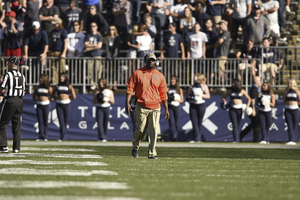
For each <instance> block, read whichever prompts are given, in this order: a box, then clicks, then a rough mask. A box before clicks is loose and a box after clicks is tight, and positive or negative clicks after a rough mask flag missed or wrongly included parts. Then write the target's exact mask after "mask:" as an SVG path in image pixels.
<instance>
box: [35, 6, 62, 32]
mask: <svg viewBox="0 0 300 200" xmlns="http://www.w3.org/2000/svg"><path fill="white" fill-rule="evenodd" d="M53 1H54V0H46V3H45V4H44V6H43V7H41V9H40V10H39V20H40V21H41V27H42V28H43V29H44V30H45V31H46V32H47V34H48V35H49V34H50V32H51V31H52V30H53V29H54V25H53V24H52V23H51V22H52V21H53V20H54V19H56V18H58V17H59V9H58V7H57V6H55V5H53Z"/></svg>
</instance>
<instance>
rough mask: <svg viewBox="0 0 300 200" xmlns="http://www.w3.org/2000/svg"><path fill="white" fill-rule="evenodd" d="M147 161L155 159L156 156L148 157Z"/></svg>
mask: <svg viewBox="0 0 300 200" xmlns="http://www.w3.org/2000/svg"><path fill="white" fill-rule="evenodd" d="M148 159H155V160H156V159H157V158H156V156H148Z"/></svg>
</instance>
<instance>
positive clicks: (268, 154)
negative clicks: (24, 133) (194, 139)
mask: <svg viewBox="0 0 300 200" xmlns="http://www.w3.org/2000/svg"><path fill="white" fill-rule="evenodd" d="M11 143H12V141H9V147H10V152H11ZM157 151H158V159H157V160H149V159H148V158H147V143H145V142H144V143H143V145H142V147H141V149H140V158H138V159H135V158H133V157H132V156H131V143H130V142H108V143H99V142H92V141H81V142H79V141H68V142H60V143H59V142H56V141H55V142H54V141H50V142H35V141H22V143H21V151H20V153H19V154H13V153H8V154H3V153H2V154H0V177H1V178H0V199H3V200H10V199H14V200H19V199H22V200H24V199H30V200H35V199H41V200H48V199H55V200H60V199H64V200H65V199H66V200H69V199H70V200H77V199H78V200H79V199H80V200H82V199H90V200H93V199H105V200H113V199H116V200H120V199H124V200H131V199H132V200H138V199H141V200H142V199H143V200H148V199H153V200H159V199H161V200H169V199H172V200H173V199H197V200H198V199H204V200H216V199H224V200H241V199H259V200H274V199H278V200H282V199H297V200H298V199H299V198H300V145H297V146H286V145H284V144H270V145H258V144H250V143H242V144H232V143H201V144H189V143H180V142H178V143H169V142H168V143H167V142H159V143H158V147H157Z"/></svg>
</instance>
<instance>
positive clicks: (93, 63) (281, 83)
mask: <svg viewBox="0 0 300 200" xmlns="http://www.w3.org/2000/svg"><path fill="white" fill-rule="evenodd" d="M272 48H274V47H272ZM276 49H278V50H279V51H280V52H281V53H282V54H283V58H284V64H283V68H282V69H281V70H279V71H277V73H276V77H275V85H274V86H275V87H285V86H286V82H287V80H288V79H290V78H294V79H296V80H300V72H299V67H300V65H299V64H300V63H299V61H298V55H300V48H296V47H294V48H293V47H289V48H282V47H280V48H279V47H278V48H277V47H276ZM263 51H264V50H263ZM263 51H262V54H263ZM299 58H300V57H299ZM253 60H255V61H256V63H257V68H258V70H262V69H261V68H260V67H259V66H260V64H261V65H262V64H264V63H263V60H259V59H247V60H245V59H236V58H227V59H222V58H212V59H195V60H193V59H186V60H181V59H180V58H172V59H171V58H168V59H163V60H159V61H158V63H157V69H158V70H160V71H161V72H162V73H163V74H164V75H165V77H166V81H167V84H168V85H169V84H170V81H171V76H172V75H175V76H177V77H178V78H179V81H180V86H181V87H183V88H187V87H189V86H190V85H191V84H193V81H194V74H195V73H203V74H204V75H205V77H207V84H208V86H209V87H210V88H213V89H216V88H224V87H230V86H231V83H232V80H233V79H235V78H238V74H239V72H241V73H240V74H241V81H242V86H243V87H245V88H247V87H248V86H249V85H251V84H252V78H253V77H252V75H251V74H252V73H251V69H249V68H247V67H246V68H245V70H243V71H240V70H239V65H240V63H242V62H243V61H244V62H246V63H248V62H252V61H253ZM223 61H226V63H225V65H224V66H225V70H219V69H220V65H221V63H220V62H223ZM279 63H280V58H279V57H278V58H277V57H276V58H275V64H277V65H278V64H279ZM143 66H144V62H143V58H138V59H131V58H116V59H111V60H108V59H105V58H90V57H80V58H73V57H72V58H66V59H59V58H54V57H48V58H47V60H46V62H45V63H42V62H40V61H39V59H37V58H35V57H29V58H28V60H27V62H22V63H21V67H20V70H21V72H22V73H23V74H24V75H25V77H26V82H27V86H28V92H29V93H32V92H33V86H36V85H38V84H39V78H40V74H42V73H45V74H48V75H49V78H50V80H51V83H52V85H55V84H57V82H58V74H59V73H60V72H67V73H68V74H69V79H70V82H71V84H72V85H73V86H74V87H75V88H78V90H79V92H80V93H87V92H88V91H89V90H90V88H91V87H92V86H94V85H96V83H97V80H98V79H99V78H102V77H104V78H106V79H107V82H108V84H109V85H111V86H117V87H124V88H125V87H126V82H127V80H128V79H129V78H130V76H131V74H132V73H133V72H134V71H135V70H136V69H138V68H141V67H143ZM0 67H1V74H4V73H5V72H6V68H5V59H4V57H2V58H1V59H0ZM258 74H261V75H262V78H263V79H264V80H266V79H268V78H269V76H268V72H267V71H266V72H263V71H260V73H258ZM222 75H224V76H222ZM223 78H224V79H223Z"/></svg>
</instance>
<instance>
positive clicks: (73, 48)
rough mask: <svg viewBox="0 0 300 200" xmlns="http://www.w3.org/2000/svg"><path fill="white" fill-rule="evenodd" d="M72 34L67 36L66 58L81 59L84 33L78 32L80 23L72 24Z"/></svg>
mask: <svg viewBox="0 0 300 200" xmlns="http://www.w3.org/2000/svg"><path fill="white" fill-rule="evenodd" d="M73 27H74V32H73V33H69V34H68V41H69V42H68V54H67V55H68V57H81V56H82V55H83V51H84V38H85V35H84V33H82V32H80V23H79V22H78V21H75V22H73Z"/></svg>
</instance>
